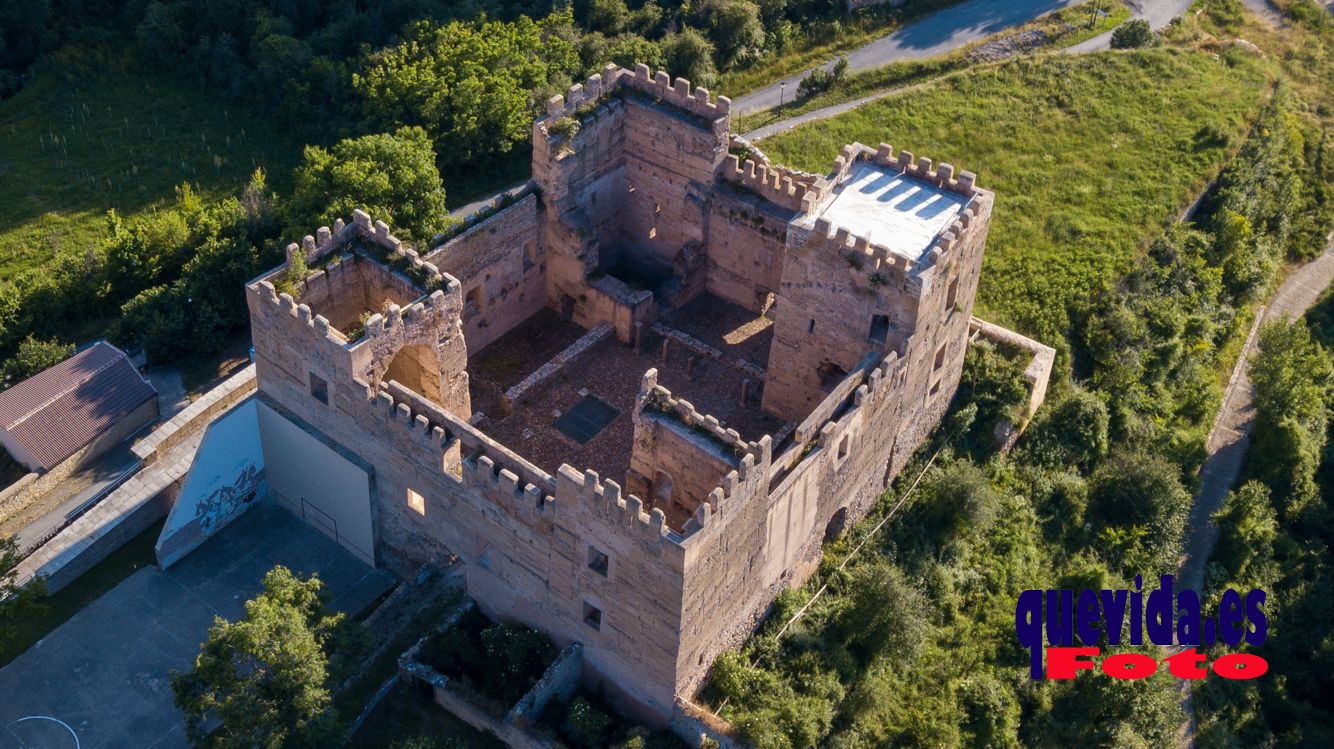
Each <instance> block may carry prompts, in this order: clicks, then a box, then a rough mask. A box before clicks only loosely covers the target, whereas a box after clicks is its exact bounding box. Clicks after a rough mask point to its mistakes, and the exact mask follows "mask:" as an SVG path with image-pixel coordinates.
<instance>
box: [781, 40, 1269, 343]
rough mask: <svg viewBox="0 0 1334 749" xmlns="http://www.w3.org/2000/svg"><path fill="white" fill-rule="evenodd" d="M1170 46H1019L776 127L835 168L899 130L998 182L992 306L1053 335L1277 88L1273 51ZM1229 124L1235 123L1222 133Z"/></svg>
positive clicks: (983, 305)
mask: <svg viewBox="0 0 1334 749" xmlns="http://www.w3.org/2000/svg"><path fill="white" fill-rule="evenodd" d="M1225 57H1226V59H1221V58H1217V57H1214V56H1211V55H1208V54H1204V53H1199V52H1189V51H1179V50H1169V49H1158V50H1152V51H1144V52H1133V53H1101V54H1097V55H1085V56H1079V57H1066V56H1062V55H1045V56H1039V57H1036V58H1026V59H1021V60H1015V61H1012V62H1009V63H1006V64H1003V65H1001V66H1000V67H998V68H994V69H988V70H985V71H982V72H978V73H976V74H971V75H963V76H951V77H949V78H947V79H943V80H941V81H938V82H936V83H933V84H930V85H928V86H926V87H923V88H921V89H918V90H914V91H912V92H910V93H908V94H906V95H903V96H895V97H891V98H888V99H885V100H883V101H880V102H875V103H873V104H869V105H867V106H865V107H862V108H860V109H857V110H854V111H852V112H849V113H847V114H844V115H840V116H839V117H836V118H833V119H829V120H824V121H820V122H815V123H811V124H809V125H806V126H803V127H800V128H797V129H795V130H792V131H790V132H787V133H783V134H781V135H778V136H774V137H773V138H771V139H767V140H765V141H764V150H765V152H766V153H768V155H769V156H770V158H772V159H774V160H775V161H778V162H781V163H785V164H788V165H790V166H794V167H797V168H799V169H805V170H810V171H814V172H817V173H823V172H825V171H827V170H828V168H829V166H830V163H831V160H832V157H833V155H834V154H837V153H838V152H839V149H840V148H841V147H842V145H843V144H846V143H851V142H854V141H859V142H862V143H866V144H868V145H875V144H877V143H881V142H888V143H891V144H892V145H893V146H894V147H895V148H896V149H907V150H909V151H911V152H913V153H915V154H918V155H924V156H928V157H931V158H932V159H934V160H935V161H936V162H937V163H939V162H942V161H945V162H949V163H952V164H954V165H955V167H956V169H968V170H972V171H974V172H976V173H977V174H978V183H979V184H980V185H982V186H983V187H986V188H988V189H991V190H994V191H995V192H996V195H997V198H996V207H995V213H994V215H993V218H992V222H991V234H990V238H989V241H988V245H987V254H986V259H985V263H984V269H983V273H982V286H981V291H980V293H979V301H980V308H979V314H981V315H983V316H986V317H990V318H993V319H995V320H996V321H998V322H1001V323H1005V324H1012V325H1017V326H1018V327H1019V328H1020V329H1022V330H1025V331H1028V332H1030V333H1033V334H1036V335H1039V336H1042V337H1044V338H1049V339H1051V340H1053V341H1054V340H1056V338H1057V337H1058V336H1060V335H1064V334H1066V333H1067V332H1068V326H1069V318H1068V311H1069V310H1071V309H1073V308H1077V307H1078V306H1079V305H1080V303H1081V302H1082V301H1083V300H1086V299H1088V297H1089V295H1090V294H1091V292H1092V291H1093V290H1094V289H1096V288H1099V287H1101V286H1103V285H1105V284H1107V283H1110V282H1111V281H1112V280H1113V279H1114V278H1116V277H1117V276H1118V275H1119V274H1120V273H1122V272H1123V271H1124V270H1126V268H1127V267H1128V266H1129V265H1130V264H1131V263H1132V262H1133V260H1134V258H1135V257H1136V255H1137V253H1138V252H1139V250H1140V249H1141V247H1142V246H1143V245H1144V244H1145V243H1146V242H1147V240H1149V239H1150V238H1151V237H1152V236H1154V235H1155V234H1156V233H1157V232H1159V231H1160V230H1161V228H1162V227H1163V225H1164V224H1165V223H1167V222H1169V221H1171V220H1174V219H1175V218H1176V216H1177V214H1178V212H1179V211H1180V210H1181V208H1182V207H1183V206H1184V205H1186V203H1187V202H1188V201H1189V200H1190V198H1191V197H1192V196H1194V195H1195V194H1196V193H1198V191H1199V190H1200V189H1202V188H1203V187H1204V186H1205V185H1206V184H1207V183H1208V182H1209V180H1210V179H1212V177H1213V176H1214V175H1215V174H1216V172H1217V171H1218V169H1219V168H1220V166H1221V165H1222V163H1223V162H1224V160H1225V159H1226V157H1227V155H1228V153H1229V152H1230V150H1231V149H1232V148H1234V147H1235V145H1236V144H1238V143H1239V142H1240V140H1241V138H1242V136H1243V135H1244V133H1245V131H1246V130H1247V127H1248V122H1249V121H1250V119H1251V118H1252V117H1253V115H1254V114H1255V113H1256V112H1257V111H1258V108H1259V107H1260V105H1261V104H1262V102H1263V101H1264V99H1265V96H1266V91H1267V88H1268V86H1269V82H1270V71H1269V69H1268V68H1267V67H1266V64H1265V63H1263V62H1262V61H1260V60H1258V59H1257V58H1255V57H1252V56H1251V55H1249V54H1246V55H1241V54H1235V55H1233V54H1230V55H1226V56H1225ZM1220 136H1224V137H1220Z"/></svg>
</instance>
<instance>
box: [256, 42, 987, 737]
mask: <svg viewBox="0 0 1334 749" xmlns="http://www.w3.org/2000/svg"><path fill="white" fill-rule="evenodd" d="M728 109H729V102H728V100H727V99H726V98H725V97H716V98H715V97H711V96H710V94H709V92H708V91H706V90H704V89H702V88H696V89H693V90H692V89H691V86H690V84H689V83H688V82H687V81H684V80H681V79H677V80H676V81H675V82H674V83H673V82H671V81H670V80H669V79H668V76H667V75H666V74H665V73H658V74H657V75H656V76H654V75H651V74H650V71H649V70H648V68H647V67H644V66H640V67H639V68H638V69H636V70H634V71H630V70H624V69H620V68H617V67H615V66H608V67H607V68H606V69H605V70H604V72H603V73H602V74H600V75H595V76H592V77H591V78H589V79H588V81H587V82H585V83H584V84H582V85H578V86H575V87H574V88H573V89H571V91H570V92H569V94H568V95H567V96H565V97H559V96H558V97H554V98H553V99H552V100H551V101H549V102H548V103H547V107H546V113H545V115H544V116H543V117H541V118H539V119H538V120H537V121H536V122H535V123H534V125H533V180H532V183H531V185H530V188H529V189H527V190H525V191H524V193H522V194H521V196H520V197H519V198H518V199H516V200H514V201H513V202H511V203H509V204H508V205H506V206H504V207H503V208H501V209H499V210H497V211H495V212H494V213H492V214H491V215H490V216H488V217H487V218H485V219H484V220H481V221H478V222H476V223H475V224H473V225H472V226H471V227H469V228H468V229H467V230H466V231H464V232H462V233H460V234H458V235H456V236H454V237H453V238H452V239H450V240H449V241H447V242H445V243H444V244H442V245H440V246H438V247H435V248H433V249H431V250H430V251H422V252H420V253H419V252H417V251H414V250H412V249H408V248H406V247H405V246H403V245H402V243H401V242H399V241H398V240H397V239H396V238H395V237H394V236H393V235H392V234H391V232H390V228H389V227H388V226H386V225H385V224H384V223H382V222H377V221H373V220H372V218H371V217H369V216H367V215H366V214H364V213H361V212H357V213H356V214H354V216H353V217H352V219H351V223H348V224H344V223H343V222H341V221H340V222H338V223H337V224H335V226H334V227H332V228H321V229H320V230H319V231H318V233H317V234H316V235H315V236H310V237H306V238H305V240H304V242H303V243H301V244H300V245H292V246H291V247H289V249H288V252H289V259H290V257H291V256H292V254H293V253H301V254H302V255H304V258H305V261H306V263H307V265H308V266H309V267H310V268H311V269H312V271H311V272H310V273H309V274H308V275H307V276H306V277H305V278H292V277H291V274H290V273H289V270H288V268H287V267H286V266H284V267H281V268H278V269H275V270H273V271H271V272H269V273H267V274H265V275H263V276H261V277H259V278H258V279H256V280H254V281H253V282H251V283H250V284H249V285H248V287H247V292H248V300H249V305H250V313H251V319H252V325H253V335H254V346H255V357H256V364H257V371H258V386H259V396H258V397H259V421H260V430H261V437H262V440H263V447H264V454H265V465H266V466H267V472H268V479H269V483H270V486H271V490H272V492H273V493H274V494H275V495H277V496H278V497H279V498H280V499H281V500H282V501H284V502H286V503H288V504H289V505H290V506H291V507H292V509H293V510H294V511H296V512H298V513H300V514H301V515H302V516H304V517H305V518H306V519H307V520H308V521H309V522H311V523H312V524H314V525H316V526H317V527H319V528H321V529H323V530H324V531H325V532H326V533H328V534H329V535H331V536H333V537H334V538H336V539H337V540H338V541H339V542H340V543H342V544H343V545H344V546H345V547H347V548H349V549H351V550H353V551H354V552H356V553H358V554H359V555H361V556H362V557H364V558H365V559H366V560H367V561H368V562H372V563H374V564H377V565H381V566H385V567H388V568H389V569H391V570H393V571H395V572H396V573H399V574H402V575H408V574H411V573H412V572H413V571H414V570H415V569H416V568H417V566H419V565H420V564H422V563H423V562H426V561H429V560H434V559H440V558H445V557H449V556H456V557H457V558H458V559H459V560H460V561H461V562H462V563H463V565H464V569H465V570H466V584H467V589H468V593H469V595H471V596H472V597H473V598H474V599H475V600H476V601H477V602H478V604H479V605H480V606H481V607H482V608H483V609H484V610H485V611H486V612H487V613H488V614H490V615H492V616H493V617H499V618H503V619H512V620H518V621H521V622H524V623H526V624H528V625H530V626H533V627H535V628H537V629H540V630H542V631H544V632H546V633H548V634H549V635H551V636H552V637H553V638H554V639H555V640H556V641H557V642H558V643H560V644H562V645H563V644H566V643H570V642H574V641H578V642H581V643H583V647H584V651H583V652H584V664H585V665H584V668H585V678H586V680H588V681H589V682H590V683H594V684H596V683H601V684H603V685H604V687H605V688H606V690H607V691H608V693H609V695H611V696H612V697H613V698H614V699H616V700H618V701H619V702H620V703H621V704H622V705H623V706H625V707H627V708H628V709H629V710H631V712H632V713H635V714H638V715H640V716H648V717H649V718H656V719H658V720H659V721H665V720H666V719H668V718H669V717H670V716H671V715H672V714H673V711H674V710H675V709H676V699H677V698H678V697H682V698H686V699H688V698H690V697H692V696H693V695H694V693H695V692H696V691H697V690H698V688H699V687H700V686H701V684H702V683H703V681H704V679H705V676H706V673H707V670H708V668H709V666H710V664H711V663H712V662H713V660H714V658H715V657H716V656H717V655H718V654H719V653H720V652H722V651H723V650H725V649H728V648H732V647H735V646H737V645H738V644H739V643H740V642H741V641H742V640H743V639H744V638H745V637H746V636H747V635H748V634H749V633H750V632H751V631H752V629H753V628H754V627H755V625H756V624H757V623H758V621H759V617H760V616H761V615H762V614H763V612H764V610H765V608H766V606H767V605H768V604H769V603H770V601H771V600H772V599H773V597H774V596H775V595H776V594H777V593H778V592H779V591H780V590H781V589H783V588H785V587H788V586H793V585H797V584H799V583H801V582H802V581H803V580H804V579H805V578H806V577H808V576H809V575H810V574H811V573H812V572H813V571H814V568H815V565H816V563H818V560H819V549H820V545H821V543H822V541H823V540H825V538H826V537H827V536H830V535H835V534H837V533H838V532H840V531H841V530H842V528H843V527H844V526H845V525H846V524H848V523H850V522H852V521H855V520H856V519H858V518H860V517H861V516H862V515H864V514H865V513H866V511H867V510H868V509H869V507H870V506H871V504H872V502H873V501H874V500H875V498H876V497H877V496H878V495H879V494H880V492H881V491H882V490H883V489H884V487H885V486H886V485H887V483H888V482H889V480H890V479H892V478H893V477H894V475H895V474H896V473H897V472H898V471H899V470H900V469H901V468H902V466H903V465H904V463H905V462H906V461H907V459H908V457H909V456H910V455H911V453H912V452H913V450H914V449H916V448H917V447H918V446H919V445H920V444H921V443H922V441H923V440H924V438H925V436H926V435H927V433H928V432H929V431H930V430H931V429H932V428H933V427H934V426H935V424H936V423H937V421H938V420H939V418H940V417H941V415H942V414H943V413H944V411H945V409H946V406H947V404H948V403H949V400H950V398H951V396H952V395H953V393H954V391H955V388H956V386H957V384H958V381H959V377H960V371H961V368H962V364H963V359H964V353H965V349H966V347H967V343H968V335H969V320H970V317H971V314H972V308H973V298H974V295H975V292H976V290H977V283H978V276H979V272H980V269H981V264H982V252H983V247H984V245H985V243H986V237H987V228H988V222H989V219H990V216H991V207H992V199H993V196H992V194H991V193H990V192H988V191H986V190H983V189H981V188H979V187H978V186H977V185H976V184H975V183H974V175H972V174H971V173H969V172H966V171H961V172H956V170H955V169H954V167H952V166H951V165H949V164H945V163H941V164H933V163H932V161H931V160H930V159H927V158H915V157H914V156H913V154H910V153H907V152H900V153H895V152H894V150H893V149H892V148H891V147H890V146H888V145H881V146H879V147H878V148H870V147H866V146H863V145H859V144H853V145H850V146H846V147H845V148H844V149H843V151H842V153H841V154H837V155H836V156H837V157H836V158H835V159H834V163H833V168H832V169H831V171H830V172H829V173H828V174H824V175H814V174H807V173H803V172H797V171H793V170H789V169H785V168H783V167H780V166H777V165H774V164H771V163H769V162H768V160H767V159H766V158H765V157H764V156H763V154H760V153H759V152H758V151H755V150H754V149H753V148H751V147H749V146H748V145H747V144H745V143H744V142H743V141H740V140H739V139H737V138H735V137H733V136H731V135H730V133H729V116H728ZM280 291H281V292H282V293H280Z"/></svg>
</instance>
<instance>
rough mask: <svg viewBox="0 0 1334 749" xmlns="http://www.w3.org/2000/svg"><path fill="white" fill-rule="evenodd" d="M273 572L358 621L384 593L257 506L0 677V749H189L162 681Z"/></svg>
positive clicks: (283, 518) (374, 574) (134, 582)
mask: <svg viewBox="0 0 1334 749" xmlns="http://www.w3.org/2000/svg"><path fill="white" fill-rule="evenodd" d="M276 564H283V565H286V566H287V567H289V568H291V569H293V570H296V571H299V572H302V573H306V574H309V573H318V574H319V576H320V579H321V580H323V581H324V583H325V587H326V589H327V590H328V591H329V593H330V595H331V596H332V598H333V600H332V605H333V606H334V608H336V609H339V610H342V611H349V612H353V613H355V612H358V611H360V610H361V609H363V608H365V607H366V606H367V605H369V604H370V603H371V602H373V601H374V600H375V599H376V598H378V597H379V596H380V595H381V594H382V593H383V592H384V591H385V590H386V589H388V587H389V586H390V585H391V584H392V578H391V577H390V576H389V575H388V573H386V572H384V571H382V570H373V569H371V568H370V567H368V566H366V565H365V564H364V563H362V562H361V561H360V560H359V559H357V558H356V557H354V556H353V555H352V554H350V553H348V552H347V551H345V550H344V549H343V548H342V547H340V546H339V545H338V544H337V543H335V542H334V541H332V540H330V539H329V538H327V537H326V536H325V535H324V534H322V533H320V532H319V531H317V530H315V529H314V528H312V527H311V526H309V525H307V524H306V523H304V522H302V521H301V520H300V519H298V518H297V517H296V516H295V515H292V514H291V513H290V512H288V511H287V510H285V509H283V508H282V507H279V506H278V505H277V504H273V503H269V502H264V503H261V504H259V505H257V506H255V507H254V508H253V509H251V510H250V511H248V512H246V513H245V514H244V515H242V516H241V517H239V518H237V519H236V521H235V522H233V523H232V524H231V525H228V526H227V527H226V528H224V529H222V530H221V531H219V532H218V534H217V535H216V536H214V537H213V538H211V539H209V540H208V541H206V542H205V543H204V544H203V545H202V546H200V547H199V548H198V549H197V550H195V551H194V552H193V553H191V554H190V555H189V556H187V557H186V558H185V559H183V560H181V561H180V562H179V563H178V564H176V565H174V566H172V567H171V569H169V570H166V571H163V570H161V569H159V568H157V567H145V568H144V569H141V570H139V571H138V572H135V573H134V574H133V575H131V576H130V577H129V578H128V579H126V580H125V581H124V582H122V583H121V584H120V585H118V586H116V587H115V588H113V589H112V590H111V591H109V592H107V593H106V594H105V595H103V596H102V597H101V598H98V599H97V600H96V601H94V602H93V603H91V604H89V605H88V606H86V607H84V609H83V610H81V611H80V612H79V613H77V614H75V615H74V616H73V617H72V618H71V619H70V620H69V621H67V622H65V623H64V624H62V625H61V626H59V627H57V628H56V629H55V631H53V632H52V633H51V634H49V635H47V636H46V637H45V638H44V639H42V640H41V641H40V642H38V643H37V644H36V645H34V646H33V647H32V648H30V649H29V650H28V651H27V652H25V653H23V654H22V655H20V656H19V657H18V658H16V659H15V660H14V661H13V662H12V663H10V664H9V665H7V666H5V667H4V668H2V669H0V749H35V748H36V747H42V748H43V749H65V748H66V747H68V748H69V749H74V747H75V746H76V743H75V737H77V741H78V744H77V746H79V747H80V748H81V749H111V748H112V747H142V748H144V749H150V748H151V749H167V748H168V747H173V748H174V747H181V748H182V749H183V748H184V747H186V746H188V745H189V744H188V742H187V741H186V739H185V732H184V729H183V722H182V717H181V714H180V713H179V712H178V711H177V710H176V706H175V703H174V701H173V699H172V694H171V684H170V681H169V676H170V674H171V672H172V671H179V670H185V669H188V668H189V667H190V664H191V663H192V662H193V661H194V657H195V656H196V655H197V654H198V653H199V645H200V643H202V642H203V641H204V638H205V637H206V636H207V633H208V628H209V627H210V626H212V624H213V617H215V616H222V617H224V618H227V619H233V620H234V619H237V618H239V617H240V616H241V615H242V613H243V612H244V609H243V604H244V602H245V601H246V600H248V599H250V598H253V597H254V596H255V594H256V593H258V592H259V591H260V580H261V579H262V578H263V576H264V574H265V573H266V572H268V571H269V570H270V569H272V568H273V566H274V565H276Z"/></svg>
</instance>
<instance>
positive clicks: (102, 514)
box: [15, 365, 255, 593]
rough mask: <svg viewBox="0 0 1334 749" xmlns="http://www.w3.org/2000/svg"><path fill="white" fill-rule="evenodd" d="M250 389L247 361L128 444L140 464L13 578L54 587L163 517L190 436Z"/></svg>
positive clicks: (185, 463) (186, 461) (187, 459)
mask: <svg viewBox="0 0 1334 749" xmlns="http://www.w3.org/2000/svg"><path fill="white" fill-rule="evenodd" d="M254 389H255V367H254V365H251V366H249V367H247V368H246V369H244V370H242V371H241V372H240V373H239V374H236V375H233V376H232V377H231V378H229V379H228V380H226V381H225V382H223V383H222V384H221V385H218V386H217V387H215V388H214V389H213V390H210V391H209V392H208V393H207V394H205V395H204V396H202V397H201V398H199V399H197V400H196V401H195V402H194V403H191V404H190V406H189V407H187V408H186V409H185V410H183V411H181V412H180V413H179V414H177V415H176V416H175V417H174V418H172V419H171V420H170V421H168V422H167V423H165V424H163V425H162V426H160V427H158V428H157V429H156V430H154V431H153V433H152V434H150V435H148V436H147V437H145V438H144V439H142V440H140V441H139V442H138V443H136V444H135V445H134V447H133V448H132V450H133V451H134V453H135V455H136V456H138V457H139V458H140V460H141V461H143V467H142V468H141V469H140V470H139V471H138V472H137V473H136V474H134V475H133V476H130V477H129V478H128V479H126V480H125V482H124V483H122V484H121V485H120V486H119V487H117V488H116V489H115V491H113V492H111V493H110V494H109V495H107V496H106V498H105V499H103V500H102V501H101V502H99V503H97V504H96V505H94V506H93V507H92V509H90V510H88V512H86V513H84V514H83V515H82V516H80V517H79V518H78V519H77V520H75V521H74V522H73V523H70V525H69V526H68V527H66V528H65V529H64V530H62V531H61V532H60V533H57V534H56V535H55V537H53V538H52V539H51V540H49V541H47V542H46V543H45V544H43V545H42V546H41V547H39V548H38V549H37V550H36V551H34V552H33V553H32V554H31V555H29V556H28V558H26V559H24V560H23V561H22V562H21V563H19V566H18V567H17V568H16V569H15V575H16V582H18V583H19V584H20V585H22V584H26V583H28V582H31V581H32V580H34V579H36V578H38V577H41V578H44V579H45V580H46V588H47V591H48V592H51V593H54V592H56V591H58V590H60V589H61V588H64V587H65V586H66V585H69V584H70V583H71V582H73V581H74V580H75V579H77V578H78V577H79V576H80V575H82V574H83V573H84V572H87V571H88V570H89V569H90V568H91V567H93V565H95V564H97V563H98V562H100V561H102V560H103V559H105V558H106V557H107V555H108V554H110V553H111V552H113V551H115V550H116V549H119V548H120V547H121V546H123V545H124V544H125V542H126V541H129V540H130V539H131V538H133V537H135V536H136V535H138V534H139V533H142V532H143V531H144V530H145V529H146V528H148V527H149V526H150V525H152V524H153V523H155V522H157V521H158V520H161V519H162V518H164V517H166V516H167V513H169V512H170V511H171V508H172V506H173V505H174V504H175V501H176V491H177V490H178V489H179V481H180V480H181V479H182V478H184V477H185V475H186V474H187V473H189V471H190V466H191V465H193V463H194V450H193V449H192V448H191V445H190V444H189V441H190V440H192V439H193V440H196V444H195V446H197V440H198V439H200V438H202V436H203V431H204V428H205V427H206V426H208V424H209V423H210V422H211V421H212V420H213V419H214V418H216V417H217V415H218V414H220V413H222V412H224V411H226V410H227V409H229V408H231V407H232V406H233V405H235V404H236V403H238V402H240V401H241V400H242V399H244V398H245V397H247V396H249V395H250V394H251V393H253V392H254ZM172 448H175V449H172Z"/></svg>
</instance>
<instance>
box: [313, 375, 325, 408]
mask: <svg viewBox="0 0 1334 749" xmlns="http://www.w3.org/2000/svg"><path fill="white" fill-rule="evenodd" d="M310 394H311V395H313V396H315V400H317V401H319V402H320V403H323V404H324V405H326V406H327V405H329V383H327V382H325V381H324V378H323V377H320V376H319V375H317V374H315V373H314V372H311V373H310Z"/></svg>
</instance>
